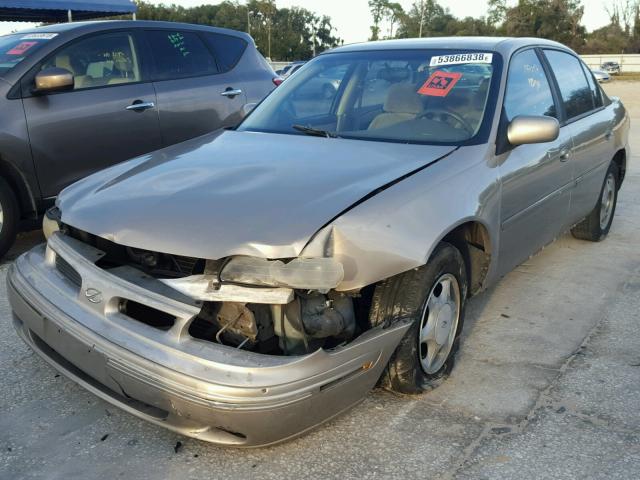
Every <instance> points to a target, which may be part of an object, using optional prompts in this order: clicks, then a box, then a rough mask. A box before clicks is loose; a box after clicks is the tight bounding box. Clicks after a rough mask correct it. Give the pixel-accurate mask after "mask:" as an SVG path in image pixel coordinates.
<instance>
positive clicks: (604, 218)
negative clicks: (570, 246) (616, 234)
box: [571, 162, 620, 242]
mask: <svg viewBox="0 0 640 480" xmlns="http://www.w3.org/2000/svg"><path fill="white" fill-rule="evenodd" d="M619 178H620V177H619V172H618V166H617V165H616V164H615V163H613V162H611V165H609V169H608V170H607V174H606V176H605V178H604V183H603V184H602V189H601V190H600V196H599V197H598V203H597V204H596V206H595V207H594V209H593V210H592V211H591V213H589V215H587V217H586V218H585V219H584V220H582V221H581V222H580V223H579V224H578V225H576V226H575V227H573V228H572V229H571V234H572V235H573V236H574V237H576V238H579V239H581V240H589V241H591V242H599V241H601V240H603V239H604V238H605V237H606V236H607V235H608V234H609V230H610V229H611V224H612V223H613V216H614V215H615V212H616V204H617V202H618V179H619Z"/></svg>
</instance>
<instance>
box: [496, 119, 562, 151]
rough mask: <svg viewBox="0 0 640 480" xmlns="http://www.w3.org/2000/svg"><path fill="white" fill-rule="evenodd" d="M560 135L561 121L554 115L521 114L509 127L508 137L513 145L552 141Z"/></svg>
mask: <svg viewBox="0 0 640 480" xmlns="http://www.w3.org/2000/svg"><path fill="white" fill-rule="evenodd" d="M558 135H560V123H558V120H556V119H555V118H553V117H544V116H540V117H534V116H526V115H521V116H517V117H515V118H514V119H513V120H512V121H511V123H510V124H509V127H508V128H507V138H508V139H509V143H510V144H511V145H513V146H516V145H524V144H527V143H545V142H552V141H554V140H555V139H556V138H558Z"/></svg>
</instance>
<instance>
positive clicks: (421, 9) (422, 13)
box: [418, 0, 424, 38]
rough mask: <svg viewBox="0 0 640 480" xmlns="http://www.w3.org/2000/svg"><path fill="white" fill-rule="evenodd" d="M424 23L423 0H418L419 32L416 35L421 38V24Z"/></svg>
mask: <svg viewBox="0 0 640 480" xmlns="http://www.w3.org/2000/svg"><path fill="white" fill-rule="evenodd" d="M423 23H424V0H420V33H418V37H420V38H422V24H423Z"/></svg>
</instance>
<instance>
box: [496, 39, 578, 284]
mask: <svg viewBox="0 0 640 480" xmlns="http://www.w3.org/2000/svg"><path fill="white" fill-rule="evenodd" d="M559 111H560V110H559V108H558V102H557V100H556V99H555V94H554V91H553V90H552V88H551V83H550V81H549V79H548V77H547V74H546V71H545V68H544V67H543V64H542V62H541V61H540V58H539V57H538V54H537V52H536V50H534V49H528V50H524V51H521V52H518V53H516V54H515V55H514V56H513V57H512V58H511V62H510V65H509V72H508V77H507V85H506V92H505V99H504V104H503V110H502V119H501V126H502V128H501V129H500V133H499V135H500V137H501V138H499V139H498V149H499V150H500V149H502V150H503V151H504V153H503V154H502V155H499V156H498V161H499V169H500V177H501V182H502V207H501V210H500V215H501V216H500V221H501V230H502V232H501V237H500V265H499V267H498V268H499V271H500V273H501V274H505V273H506V272H508V271H510V270H511V269H512V268H514V267H515V266H517V265H518V264H520V263H522V262H523V261H524V260H526V259H527V258H528V257H529V256H530V255H532V254H533V253H535V252H536V251H538V250H539V249H540V248H542V247H543V246H545V245H546V244H548V243H550V242H551V241H553V239H554V238H555V237H556V236H557V235H558V233H559V232H560V231H561V230H562V227H563V225H564V224H565V223H566V221H567V216H568V213H569V199H570V195H571V193H570V190H571V186H572V181H573V173H572V170H571V165H570V164H569V163H568V161H567V160H568V159H569V157H570V155H571V148H572V140H571V134H570V132H569V130H568V129H567V128H566V127H563V128H561V129H560V135H559V137H558V138H557V139H556V140H554V141H553V142H548V143H538V144H531V145H519V146H516V147H513V146H510V145H508V144H506V145H504V144H503V143H502V141H503V139H506V127H507V126H508V124H509V122H511V120H513V119H514V118H515V117H516V116H518V115H535V116H538V115H546V116H550V117H556V118H559V117H560V115H559ZM504 141H506V140H504ZM498 153H500V152H498Z"/></svg>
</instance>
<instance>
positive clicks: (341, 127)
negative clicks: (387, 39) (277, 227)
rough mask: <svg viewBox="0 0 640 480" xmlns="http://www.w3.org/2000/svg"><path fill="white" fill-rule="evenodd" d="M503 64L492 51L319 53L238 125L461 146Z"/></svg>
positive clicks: (474, 128) (479, 121) (476, 125)
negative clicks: (319, 54)
mask: <svg viewBox="0 0 640 480" xmlns="http://www.w3.org/2000/svg"><path fill="white" fill-rule="evenodd" d="M500 63H501V60H500V58H499V55H498V54H496V53H493V52H475V51H462V50H455V51H454V50H387V51H364V52H348V53H335V54H327V55H321V56H319V57H317V58H316V59H314V60H313V61H311V62H309V63H308V64H306V65H305V66H303V67H302V68H301V69H300V70H299V71H298V72H297V73H296V74H295V75H293V76H292V77H291V78H289V79H288V80H287V81H286V82H284V83H283V84H282V85H281V86H280V87H278V88H277V89H276V90H275V91H274V92H273V93H272V94H271V95H270V96H269V97H267V98H266V99H265V100H264V102H262V104H261V105H260V106H259V107H258V108H256V110H255V111H254V112H252V114H251V115H250V116H249V117H247V118H246V120H245V121H244V122H243V123H242V124H241V125H240V126H239V127H238V130H241V131H254V132H271V133H284V134H295V135H319V136H327V137H334V136H338V137H342V138H353V139H362V140H378V141H395V142H402V143H428V144H452V145H457V144H461V143H463V142H467V141H469V140H470V139H472V138H474V137H475V136H476V135H478V133H479V131H480V130H481V127H482V126H483V123H484V122H483V119H484V118H485V116H487V115H486V112H487V111H488V110H489V107H490V103H491V102H489V101H488V99H489V98H492V97H490V95H489V91H490V90H491V89H492V88H496V87H495V86H494V84H496V83H497V82H492V79H498V78H499V69H500ZM494 97H495V96H494Z"/></svg>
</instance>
